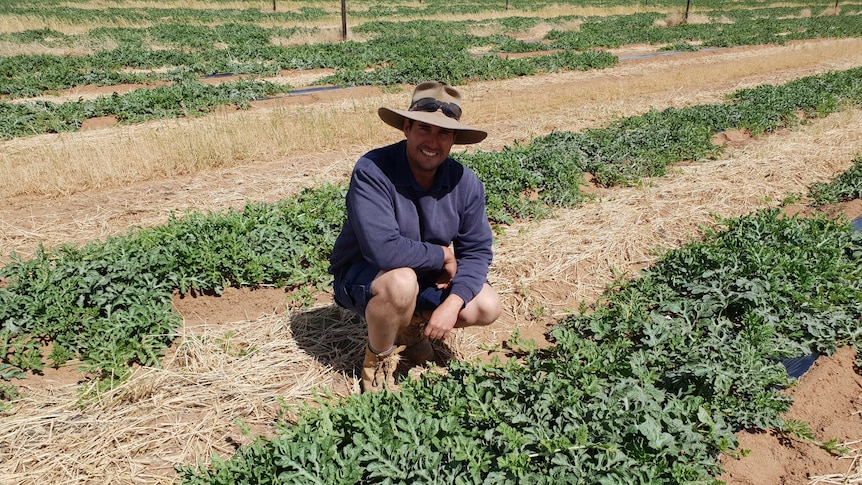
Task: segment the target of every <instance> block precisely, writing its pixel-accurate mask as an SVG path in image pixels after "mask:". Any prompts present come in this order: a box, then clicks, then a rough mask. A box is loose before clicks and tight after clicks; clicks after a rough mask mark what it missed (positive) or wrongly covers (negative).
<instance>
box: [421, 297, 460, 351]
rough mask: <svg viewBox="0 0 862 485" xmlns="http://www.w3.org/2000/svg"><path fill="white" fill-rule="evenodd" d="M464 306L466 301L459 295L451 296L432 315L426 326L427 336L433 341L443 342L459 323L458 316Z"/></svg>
mask: <svg viewBox="0 0 862 485" xmlns="http://www.w3.org/2000/svg"><path fill="white" fill-rule="evenodd" d="M463 306H464V300H462V299H461V297H460V296H458V295H449V296H448V297H447V298H446V299H445V300H443V302H442V303H440V306H438V307H437V309H436V310H434V312H433V313H432V314H431V318H429V319H428V325H426V326H425V336H426V337H428V338H429V339H431V340H442V339H444V338H446V336H447V335H449V332H450V331H452V329H453V328H455V324H456V323H458V314H459V313H461V308H462V307H463Z"/></svg>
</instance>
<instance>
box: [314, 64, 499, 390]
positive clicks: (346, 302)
mask: <svg viewBox="0 0 862 485" xmlns="http://www.w3.org/2000/svg"><path fill="white" fill-rule="evenodd" d="M377 114H378V116H379V117H380V119H382V120H383V121H384V122H385V123H386V124H388V125H390V126H392V127H394V128H397V129H399V130H402V131H403V133H404V136H405V139H404V140H401V141H399V142H397V143H395V144H392V145H388V146H385V147H382V148H378V149H375V150H372V151H370V152H368V153H366V154H365V155H364V156H362V157H361V158H360V159H359V160H358V161H357V162H356V165H355V167H354V169H353V174H352V176H351V179H350V187H349V189H348V191H347V198H346V203H347V219H346V221H345V223H344V226H343V228H342V230H341V233H340V234H339V236H338V238H337V240H336V241H335V245H334V247H333V250H332V255H331V257H330V268H329V272H330V273H331V274H332V275H333V276H334V284H333V287H334V293H335V301H336V303H337V304H338V305H340V306H342V307H344V308H346V309H348V310H351V311H353V312H356V313H357V314H358V315H360V316H361V317H363V318H364V319H365V322H366V324H367V326H368V344H367V346H366V349H365V359H364V362H363V369H362V390H363V392H377V391H379V390H380V389H389V390H395V389H396V384H395V376H394V373H395V368H396V366H397V364H398V361H399V359H400V355H401V354H403V356H404V357H406V358H408V359H410V360H412V361H413V362H414V363H417V364H424V363H425V362H426V361H429V360H434V359H435V355H434V348H433V347H432V345H431V342H430V341H429V339H434V340H437V339H444V338H446V336H447V335H448V334H449V332H451V331H452V329H453V328H459V327H468V326H473V325H488V324H490V323H492V322H493V321H494V320H496V319H497V318H498V317H499V316H500V313H501V306H500V299H499V297H498V295H497V293H496V291H494V289H493V288H492V287H491V286H490V285H489V284H488V282H487V276H488V267H489V266H490V264H491V259H492V248H491V245H492V234H491V227H490V225H489V223H488V217H487V214H486V212H485V189H484V187H483V185H482V182H481V181H480V180H479V179H478V178H477V177H476V175H475V174H474V173H473V172H472V171H471V170H470V169H469V168H466V167H464V166H463V165H461V164H460V163H458V162H456V161H455V160H453V159H452V158H450V157H449V152H450V150H451V148H452V145H454V144H472V143H478V142H480V141H482V140H483V139H485V137H486V136H487V133H486V132H484V131H482V130H478V129H476V128H472V127H470V126H467V125H465V124H462V123H461V122H460V119H461V95H460V93H459V92H458V90H456V89H455V88H454V87H452V86H449V85H447V84H445V83H441V82H434V81H432V82H424V83H421V84H419V85H418V86H416V88H415V90H414V91H413V96H412V100H411V103H410V106H409V107H408V108H407V110H400V109H390V108H380V109H379V110H378V111H377Z"/></svg>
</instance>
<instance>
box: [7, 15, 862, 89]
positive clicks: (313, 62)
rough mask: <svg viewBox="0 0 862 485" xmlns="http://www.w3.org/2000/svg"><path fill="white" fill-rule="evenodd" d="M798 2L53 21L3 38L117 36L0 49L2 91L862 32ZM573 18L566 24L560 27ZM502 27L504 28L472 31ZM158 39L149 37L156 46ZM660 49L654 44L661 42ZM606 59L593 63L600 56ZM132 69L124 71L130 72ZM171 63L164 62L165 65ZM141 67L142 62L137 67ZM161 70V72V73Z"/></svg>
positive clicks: (501, 72)
mask: <svg viewBox="0 0 862 485" xmlns="http://www.w3.org/2000/svg"><path fill="white" fill-rule="evenodd" d="M798 14H799V11H798V9H793V8H791V7H782V8H762V7H761V8H755V9H738V10H722V11H717V12H715V13H712V14H711V15H713V16H714V17H713V18H712V19H711V20H712V22H711V23H708V24H681V25H674V26H668V27H660V26H657V25H656V21H657V20H659V19H660V18H661V17H662V15H663V14H660V13H638V14H633V15H616V16H608V17H576V16H560V17H553V18H529V17H507V18H502V19H486V20H475V21H474V20H467V21H448V22H447V21H437V20H413V21H403V22H401V21H369V22H366V23H364V24H361V25H359V26H356V27H355V28H354V29H353V31H354V32H355V33H356V34H359V35H367V36H371V37H372V38H371V40H368V41H365V42H356V41H350V42H340V43H328V44H313V45H293V46H282V45H277V44H278V43H279V42H280V39H289V38H290V37H292V36H295V35H297V34H299V33H303V32H307V31H308V30H309V29H307V28H306V29H303V28H298V27H271V28H264V27H261V26H258V25H254V24H249V23H226V24H219V25H199V24H196V23H175V22H178V20H176V19H172V22H174V23H170V24H165V23H158V24H156V25H153V26H150V27H145V28H128V27H123V28H106V27H103V28H97V29H93V30H91V31H89V32H87V33H85V34H78V35H67V34H63V33H60V32H57V31H53V30H50V29H40V30H28V31H23V32H15V33H9V34H2V35H0V40H6V41H8V42H16V43H20V42H39V43H43V44H45V45H47V46H56V47H61V46H66V45H70V44H71V45H115V46H116V47H113V48H111V49H101V50H98V51H97V52H95V53H94V54H91V55H84V56H60V55H47V54H40V55H17V56H9V57H0V79H2V81H3V82H2V83H0V95H5V96H8V97H10V98H20V97H28V96H36V95H40V94H42V93H45V92H50V91H53V90H58V89H65V88H71V87H75V86H81V85H86V84H97V85H114V84H119V83H130V82H137V83H141V82H154V81H167V80H171V81H175V80H178V79H188V78H191V77H199V76H206V75H211V74H215V73H232V74H253V75H260V76H268V75H275V74H277V73H278V72H280V71H282V70H297V69H316V68H332V69H335V70H336V72H335V74H334V75H332V76H328V77H325V78H323V79H321V80H320V81H319V83H321V84H338V85H389V84H398V83H403V84H410V83H414V82H416V79H417V78H419V79H426V78H433V79H441V80H443V81H446V82H449V83H451V84H463V83H464V82H467V81H470V80H480V79H504V78H510V77H513V76H523V75H530V74H535V73H538V72H549V71H555V70H558V69H581V68H592V67H604V66H607V65H609V64H611V63H612V62H610V60H609V59H607V58H601V57H599V58H597V59H593V60H591V61H587V60H583V59H581V58H580V57H578V56H575V55H574V54H573V53H572V52H569V51H587V50H591V49H596V48H614V47H619V46H621V45H624V44H632V43H653V44H656V45H657V46H661V45H663V44H670V45H674V46H677V47H676V48H684V49H696V48H699V47H701V46H720V47H728V46H735V45H752V44H763V43H777V44H781V43H785V42H787V41H789V40H795V39H811V38H822V37H856V36H860V35H862V23H860V22H858V15H855V14H853V13H847V14H842V15H836V16H813V17H802V18H800V17H799V15H798ZM540 22H541V23H545V24H548V25H550V26H558V28H555V29H553V30H551V31H550V32H549V33H547V34H546V35H545V36H544V38H543V39H533V40H521V39H517V38H516V37H515V35H516V34H517V33H518V32H525V31H529V29H531V28H533V27H535V26H537V25H538V24H539V23H540ZM572 22H577V23H578V24H579V27H578V29H576V30H571V29H570V28H567V27H566V25H570V24H571V23H572ZM487 30H497V31H501V32H507V33H509V34H494V35H484V36H483V35H474V34H472V33H471V32H478V31H487ZM154 46H155V47H154ZM657 48H658V47H657ZM475 49H482V50H484V51H491V52H535V53H541V52H544V51H549V50H563V51H566V52H565V53H563V54H559V55H553V56H547V57H545V56H542V58H541V59H540V60H536V61H532V60H525V59H499V58H497V57H496V56H485V57H481V58H477V56H475V55H473V54H471V51H472V50H475ZM599 60H601V62H600V63H598V64H597V62H598V61H599ZM130 69H132V70H136V72H130V71H129V70H130ZM165 70H166V71H167V72H163V71H165ZM141 71H143V72H141ZM157 71H158V72H157Z"/></svg>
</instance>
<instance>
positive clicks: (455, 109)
mask: <svg viewBox="0 0 862 485" xmlns="http://www.w3.org/2000/svg"><path fill="white" fill-rule="evenodd" d="M377 116H380V119H381V120H383V122H384V123H386V124H387V125H389V126H392V127H394V128H398V129H399V130H402V129H404V118H409V119H411V120H415V121H421V122H424V123H428V124H429V125H434V126H439V127H440V128H446V129H450V130H455V143H457V144H459V145H469V144H471V143H479V142H480V141H482V140H484V139H485V137H487V136H488V133H487V132H485V131H482V130H480V129H477V128H473V127H472V126H467V125H465V124H463V123H461V121H459V120H460V119H461V93H459V92H458V90H457V89H455V88H454V87H452V86H449V85H448V84H446V83H443V82H439V81H427V82H424V83H421V84H419V85H418V86H416V89H414V90H413V98H412V99H411V102H410V107H409V108H407V110H401V109H390V108H380V109H378V110H377Z"/></svg>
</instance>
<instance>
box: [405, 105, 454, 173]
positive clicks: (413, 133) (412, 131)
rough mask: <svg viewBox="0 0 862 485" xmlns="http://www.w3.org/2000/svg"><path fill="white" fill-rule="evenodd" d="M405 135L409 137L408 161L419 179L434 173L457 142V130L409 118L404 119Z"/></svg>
mask: <svg viewBox="0 0 862 485" xmlns="http://www.w3.org/2000/svg"><path fill="white" fill-rule="evenodd" d="M404 135H405V136H406V137H407V161H408V162H409V163H410V169H411V170H412V171H413V174H414V176H416V178H417V179H419V178H420V177H421V176H423V175H424V176H428V175H433V174H434V172H436V170H437V167H439V166H440V165H441V164H442V163H443V162H444V161H445V160H446V157H448V156H449V150H451V149H452V145H453V144H454V143H455V130H450V129H447V128H440V127H439V126H434V125H429V124H428V123H423V122H420V121H412V120H409V119H405V120H404Z"/></svg>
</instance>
